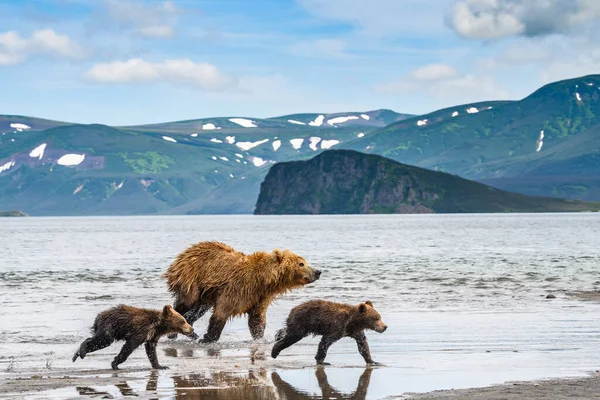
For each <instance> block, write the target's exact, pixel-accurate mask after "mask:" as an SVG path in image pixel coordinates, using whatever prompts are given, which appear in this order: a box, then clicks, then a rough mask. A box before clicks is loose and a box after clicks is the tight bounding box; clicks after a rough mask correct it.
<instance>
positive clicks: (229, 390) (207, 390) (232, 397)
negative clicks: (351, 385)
mask: <svg viewBox="0 0 600 400" xmlns="http://www.w3.org/2000/svg"><path fill="white" fill-rule="evenodd" d="M371 372H372V369H371V368H367V369H365V371H364V372H363V373H362V375H361V376H360V378H359V380H358V385H357V387H356V389H355V390H354V392H352V393H342V392H340V391H339V390H337V389H336V388H334V387H333V386H331V385H330V384H329V382H328V380H327V374H326V372H325V369H323V368H317V369H316V371H315V375H316V377H317V381H318V384H319V388H320V389H321V395H320V396H314V395H312V394H309V393H306V392H304V391H302V390H299V389H296V388H295V387H293V386H292V385H290V384H289V383H287V382H286V381H284V380H283V379H282V378H281V377H280V376H279V374H278V373H277V372H272V373H271V379H272V381H273V386H271V385H270V382H268V379H267V372H266V370H264V369H260V370H257V371H252V370H251V371H248V373H247V374H235V373H231V372H217V373H206V374H190V375H186V376H176V377H173V381H174V383H175V392H176V395H175V397H176V398H177V399H215V400H216V399H219V400H221V399H223V400H238V399H239V400H242V399H249V400H254V399H256V400H258V399H267V400H271V399H272V400H276V399H277V400H308V399H311V400H314V399H320V398H323V399H347V400H350V399H352V400H360V399H365V398H366V396H367V389H368V387H369V383H370V380H371Z"/></svg>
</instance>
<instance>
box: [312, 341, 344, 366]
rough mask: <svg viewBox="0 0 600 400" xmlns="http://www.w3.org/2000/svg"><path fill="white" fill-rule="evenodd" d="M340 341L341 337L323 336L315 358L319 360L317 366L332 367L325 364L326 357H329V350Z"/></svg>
mask: <svg viewBox="0 0 600 400" xmlns="http://www.w3.org/2000/svg"><path fill="white" fill-rule="evenodd" d="M339 339H340V337H339V336H323V337H322V338H321V341H320V342H319V350H317V355H316V356H315V360H317V364H319V365H331V364H329V363H326V362H325V357H327V350H328V349H329V347H330V346H331V345H332V344H334V343H335V342H337V341H338V340H339Z"/></svg>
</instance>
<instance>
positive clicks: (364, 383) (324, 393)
mask: <svg viewBox="0 0 600 400" xmlns="http://www.w3.org/2000/svg"><path fill="white" fill-rule="evenodd" d="M372 371H373V369H372V368H366V369H365V371H364V372H363V373H362V375H361V376H360V378H359V379H358V385H357V386H356V390H354V392H352V393H349V394H344V393H341V392H340V391H338V390H337V389H336V388H334V387H333V386H331V385H330V384H329V382H328V381H327V374H326V373H325V368H323V367H318V368H317V369H316V371H315V375H316V376H317V381H318V382H319V387H320V388H321V396H313V395H310V394H308V393H306V392H303V391H301V390H298V389H296V388H295V387H293V386H292V385H290V384H289V383H287V382H286V381H284V380H283V379H281V377H280V376H279V374H278V373H277V372H273V373H272V374H271V379H272V380H273V385H275V388H276V389H277V392H278V394H279V398H281V399H285V400H304V399H317V398H323V399H348V400H350V399H352V400H360V399H365V398H366V397H367V389H368V388H369V383H370V381H371V372H372Z"/></svg>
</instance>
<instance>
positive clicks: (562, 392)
mask: <svg viewBox="0 0 600 400" xmlns="http://www.w3.org/2000/svg"><path fill="white" fill-rule="evenodd" d="M598 393H600V374H599V372H598V371H594V372H593V373H591V374H590V375H589V376H587V377H573V378H549V379H542V380H533V381H513V382H505V383H502V384H499V385H491V386H484V387H477V388H466V389H450V390H435V391H431V392H427V393H405V394H404V395H402V396H401V397H400V398H405V399H411V400H451V399H461V400H501V399H502V400H517V399H528V400H538V399H539V400H542V399H552V400H567V399H578V400H592V399H597V398H598Z"/></svg>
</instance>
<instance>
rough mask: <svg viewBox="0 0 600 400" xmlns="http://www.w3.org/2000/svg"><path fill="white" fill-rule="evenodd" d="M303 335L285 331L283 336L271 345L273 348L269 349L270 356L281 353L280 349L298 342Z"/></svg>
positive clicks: (275, 356) (274, 356)
mask: <svg viewBox="0 0 600 400" xmlns="http://www.w3.org/2000/svg"><path fill="white" fill-rule="evenodd" d="M304 336H305V335H302V334H299V333H289V332H288V333H286V334H285V336H284V337H283V338H281V339H280V340H278V341H277V342H275V344H274V345H273V349H272V350H271V357H273V358H277V356H278V355H279V353H281V351H282V350H284V349H287V348H288V347H290V346H291V345H293V344H295V343H298V342H299V341H301V340H302V339H303V338H304Z"/></svg>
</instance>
